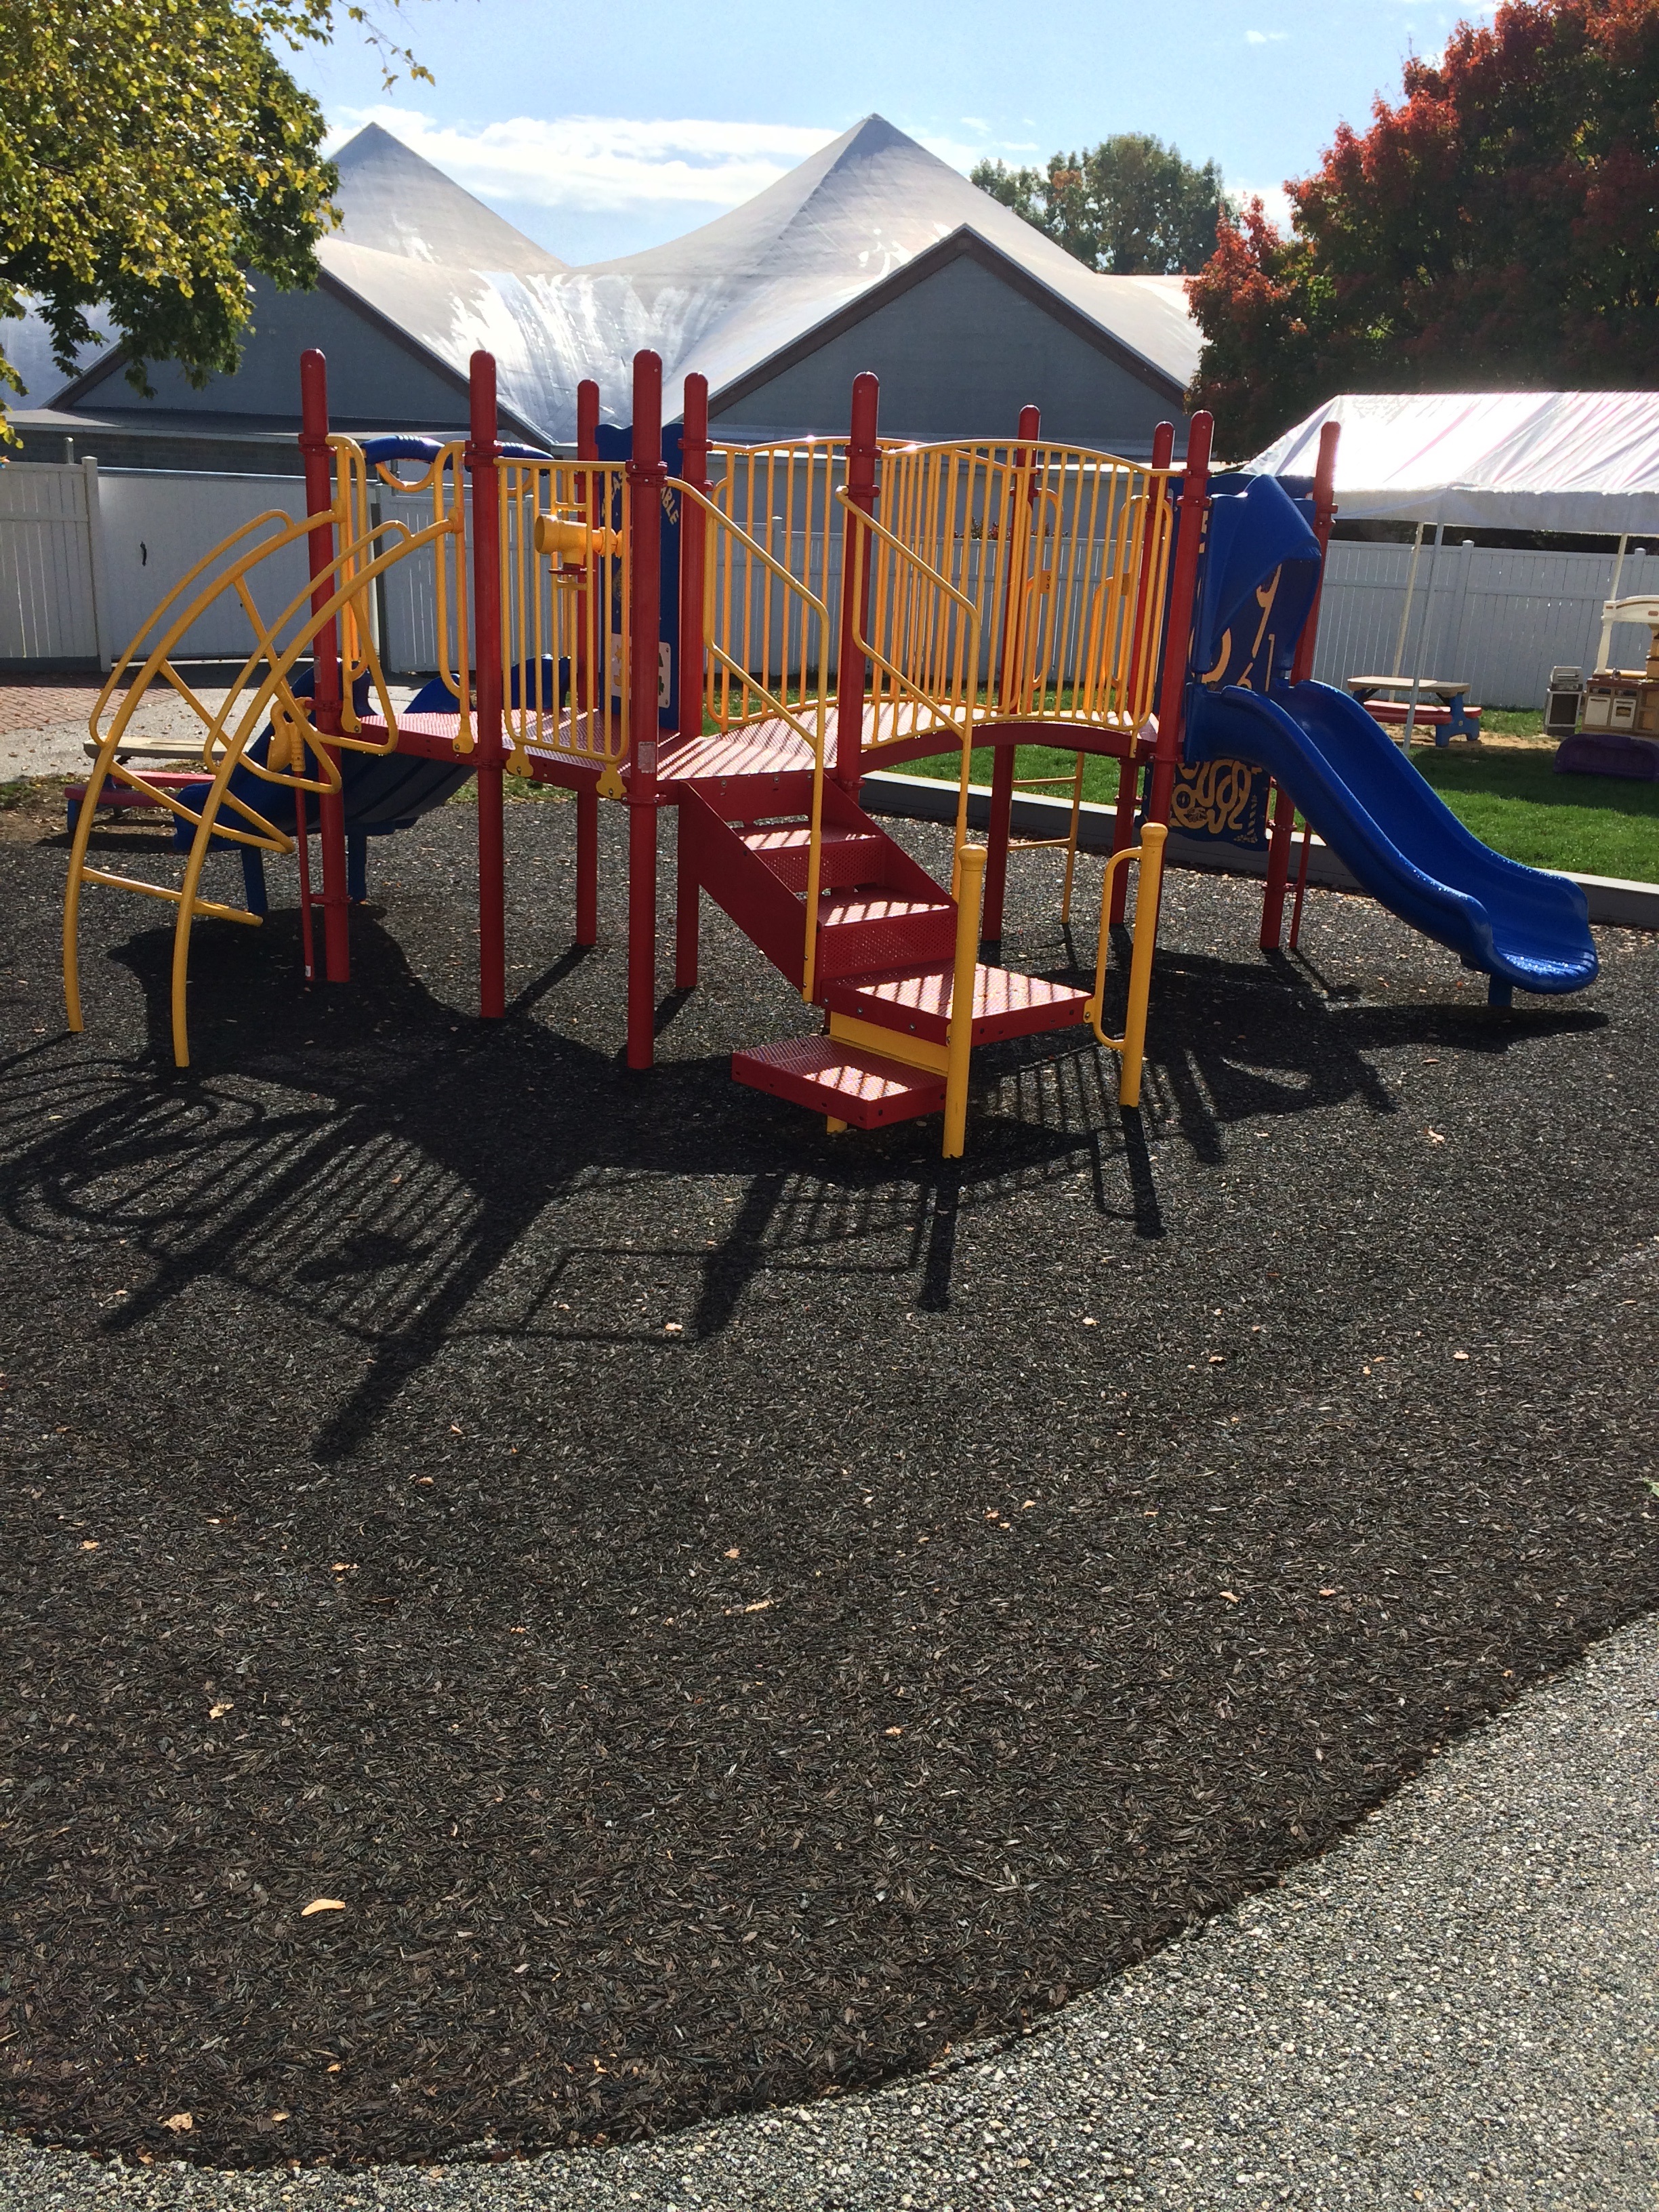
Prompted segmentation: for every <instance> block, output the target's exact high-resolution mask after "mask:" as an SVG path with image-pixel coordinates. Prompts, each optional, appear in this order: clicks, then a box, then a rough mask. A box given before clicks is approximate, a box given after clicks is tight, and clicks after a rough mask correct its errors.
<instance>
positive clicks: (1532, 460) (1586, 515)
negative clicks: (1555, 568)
mask: <svg viewBox="0 0 1659 2212" xmlns="http://www.w3.org/2000/svg"><path fill="white" fill-rule="evenodd" d="M1325 422H1340V424H1341V426H1342V438H1341V442H1340V445H1339V446H1338V447H1337V450H1336V503H1337V510H1338V513H1340V515H1341V517H1342V519H1343V520H1345V521H1348V522H1363V521H1385V520H1386V521H1396V522H1426V523H1437V522H1443V523H1444V524H1446V525H1447V526H1448V527H1449V528H1450V527H1454V526H1456V527H1462V528H1464V529H1470V528H1474V529H1488V530H1565V531H1580V532H1596V533H1600V534H1603V535H1606V536H1609V537H1614V536H1618V535H1619V534H1620V533H1621V532H1638V531H1639V532H1653V531H1656V530H1659V392H1343V393H1341V394H1340V396H1339V397H1338V398H1334V399H1332V400H1330V401H1328V403H1327V404H1325V405H1324V406H1323V407H1321V408H1317V409H1316V410H1315V411H1314V413H1313V414H1311V415H1310V416H1308V417H1307V419H1306V421H1305V422H1298V423H1297V426H1296V428H1294V429H1293V430H1287V431H1286V432H1285V435H1284V436H1283V437H1282V438H1280V439H1279V441H1277V442H1276V443H1275V444H1273V445H1271V446H1269V447H1267V451H1266V452H1265V453H1260V454H1258V455H1257V456H1256V458H1255V460H1254V461H1252V462H1250V463H1249V467H1250V468H1251V469H1252V470H1254V471H1257V472H1259V473H1261V474H1263V475H1270V476H1311V475H1312V474H1313V471H1314V467H1315V465H1316V461H1317V459H1318V456H1319V433H1320V428H1321V427H1322V424H1324V423H1325Z"/></svg>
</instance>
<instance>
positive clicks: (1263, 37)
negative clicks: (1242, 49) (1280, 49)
mask: <svg viewBox="0 0 1659 2212" xmlns="http://www.w3.org/2000/svg"><path fill="white" fill-rule="evenodd" d="M1290 35H1291V34H1290V33H1289V32H1288V31H1246V32H1245V33H1244V43H1245V45H1246V46H1278V45H1279V43H1280V42H1281V41H1282V40H1285V39H1288V38H1289V37H1290Z"/></svg>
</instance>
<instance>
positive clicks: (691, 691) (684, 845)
mask: <svg viewBox="0 0 1659 2212" xmlns="http://www.w3.org/2000/svg"><path fill="white" fill-rule="evenodd" d="M680 481H681V482H682V483H686V484H690V487H691V489H693V490H694V491H700V492H705V493H706V492H707V491H708V378H707V377H706V376H696V375H692V376H688V377H687V378H686V380H685V410H684V415H683V416H682V417H681V429H680ZM706 529H707V517H706V516H705V515H704V513H703V511H702V507H699V506H698V505H697V503H696V501H695V500H683V501H681V503H680V696H679V707H680V714H679V734H680V738H681V741H682V742H683V743H684V742H686V741H688V740H690V739H691V738H700V737H701V736H702V705H703V665H702V662H703V649H704V644H705V640H704V636H703V619H704V606H703V576H704V570H703V564H704V561H705V559H706V557H707V544H708V541H707V537H706V534H705V533H706ZM687 818H688V817H687V816H686V814H685V811H684V809H682V810H681V813H680V834H679V841H678V892H677V896H676V900H675V917H674V984H675V987H676V989H677V990H681V991H690V990H691V989H693V988H695V987H696V981H697V933H698V925H699V923H700V922H701V921H702V888H701V886H700V885H699V884H698V882H697V873H696V866H695V865H694V863H693V860H692V846H693V842H694V841H693V839H692V837H691V836H690V835H689V834H688V831H687V828H686V823H687Z"/></svg>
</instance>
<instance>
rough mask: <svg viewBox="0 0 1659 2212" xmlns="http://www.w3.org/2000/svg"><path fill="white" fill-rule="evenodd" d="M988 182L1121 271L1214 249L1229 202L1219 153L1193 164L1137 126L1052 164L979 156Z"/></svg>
mask: <svg viewBox="0 0 1659 2212" xmlns="http://www.w3.org/2000/svg"><path fill="white" fill-rule="evenodd" d="M970 174H971V176H972V179H973V181H974V183H975V184H976V185H978V186H979V188H980V190H981V191H984V192H988V193H989V194H990V195H991V197H992V198H993V199H995V200H1000V201H1001V202H1002V204H1003V205H1004V206H1005V207H1009V208H1012V210H1013V211H1014V213H1015V214H1016V215H1017V216H1023V217H1024V220H1025V221H1026V222H1029V223H1030V224H1031V225H1033V227H1034V228H1036V229H1038V230H1040V231H1042V233H1043V234H1044V235H1045V237H1048V238H1052V239H1053V240H1054V243H1055V245H1056V246H1064V247H1065V249H1066V252H1068V253H1070V254H1073V255H1074V256H1075V258H1077V259H1078V260H1079V261H1081V262H1082V263H1083V264H1084V265H1085V268H1089V269H1098V270H1103V271H1105V272H1106V273H1107V274H1108V275H1109V276H1176V275H1179V274H1180V273H1182V271H1184V270H1189V269H1197V268H1199V267H1200V266H1201V265H1202V264H1203V263H1204V262H1206V260H1207V259H1208V258H1209V257H1210V255H1211V254H1212V252H1214V251H1215V242H1216V225H1217V222H1218V220H1219V219H1220V217H1221V216H1222V215H1223V213H1224V212H1225V210H1226V209H1227V207H1228V201H1227V197H1226V194H1225V191H1223V189H1222V184H1221V171H1220V169H1219V168H1218V167H1217V165H1216V164H1215V162H1213V161H1206V163H1205V164H1204V166H1203V167H1202V168H1195V167H1194V165H1193V164H1192V163H1191V162H1190V161H1182V157H1181V155H1180V154H1179V153H1178V152H1177V151H1176V149H1175V148H1174V147H1173V146H1166V145H1165V144H1164V142H1163V141H1162V139H1159V138H1149V137H1145V136H1143V135H1142V134H1141V133H1139V132H1138V131H1123V132H1121V133H1120V134H1119V136H1118V137H1115V138H1103V139H1102V140H1101V142H1100V143H1099V145H1098V146H1088V147H1085V149H1084V150H1083V152H1082V153H1081V154H1055V155H1052V156H1051V157H1050V159H1049V162H1048V168H1047V170H1046V171H1045V170H1039V169H1010V168H1008V167H1006V165H1005V164H1004V163H1003V162H1001V161H981V162H978V163H977V164H976V165H975V167H974V168H973V170H972V171H971V172H970Z"/></svg>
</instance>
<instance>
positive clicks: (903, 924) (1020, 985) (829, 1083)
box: [680, 780, 1087, 1129]
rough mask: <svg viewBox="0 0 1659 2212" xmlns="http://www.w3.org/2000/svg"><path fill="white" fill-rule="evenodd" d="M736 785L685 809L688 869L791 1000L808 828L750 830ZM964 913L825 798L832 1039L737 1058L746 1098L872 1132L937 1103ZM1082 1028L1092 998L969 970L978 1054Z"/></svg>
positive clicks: (884, 841) (802, 918)
mask: <svg viewBox="0 0 1659 2212" xmlns="http://www.w3.org/2000/svg"><path fill="white" fill-rule="evenodd" d="M747 801H748V794H746V793H744V791H743V790H742V788H741V787H740V785H739V784H738V781H736V780H734V781H733V783H732V786H731V787H729V788H726V789H722V790H720V791H718V792H717V791H715V790H714V789H712V788H710V787H707V786H704V787H699V788H693V789H688V790H687V791H686V792H685V793H684V795H683V796H682V798H681V800H680V807H681V825H682V842H681V848H680V851H681V866H682V868H683V869H689V870H690V872H691V873H692V875H693V876H694V877H695V878H696V882H697V883H698V884H700V885H701V887H702V889H703V890H706V891H707V892H708V895H709V896H710V897H711V898H713V899H714V901H715V902H716V903H717V904H718V905H720V907H722V908H724V909H725V910H726V913H727V914H728V915H731V917H732V920H733V921H735V922H736V923H737V924H738V927H739V928H740V929H742V930H743V931H744V933H745V934H746V935H747V936H749V937H750V939H752V940H753V942H754V943H755V944H757V945H758V946H759V947H760V949H761V950H762V951H763V952H764V953H765V954H766V955H767V957H768V958H769V959H770V960H771V961H772V962H773V963H774V965H775V966H776V967H777V968H779V969H781V971H782V973H783V974H784V975H787V977H788V978H789V980H790V981H791V982H792V983H794V984H795V985H797V986H798V987H799V984H800V982H801V979H802V975H803V973H804V967H805V945H806V903H805V893H806V884H807V876H808V872H809V866H810V861H811V842H812V837H811V823H810V822H808V821H806V820H804V819H800V818H797V817H793V816H792V817H789V818H787V819H782V820H773V821H768V820H766V819H764V818H759V819H757V817H756V813H755V811H754V809H753V806H752V804H750V803H747ZM956 935H957V903H956V901H955V900H954V899H953V898H952V897H951V896H950V895H949V893H948V892H946V891H945V890H942V889H941V888H940V886H939V884H936V883H935V882H934V881H933V878H932V877H931V876H929V875H928V874H927V872H926V871H925V870H924V869H923V868H921V866H918V864H917V863H916V862H915V860H912V859H911V857H910V855H909V854H908V853H907V852H906V851H905V850H904V849H903V848H902V846H900V845H898V844H896V843H895V842H894V841H893V839H892V838H891V837H890V836H888V835H887V834H886V832H885V831H884V829H881V828H880V827H879V825H878V823H874V822H872V820H871V819H870V818H869V817H868V816H867V815H866V814H864V813H862V812H861V811H860V809H859V808H858V807H857V806H855V805H854V803H853V802H852V800H851V799H848V797H847V796H846V794H845V793H843V792H842V790H841V789H840V788H839V787H838V786H836V785H832V784H826V786H825V788H824V794H823V830H822V834H821V836H820V839H819V845H818V916H817V939H816V945H817V951H816V963H815V972H814V997H815V999H816V1000H817V1003H818V1004H820V1005H822V1006H823V1007H824V1008H825V1009H826V1014H827V1019H826V1034H824V1035H823V1036H813V1037H793V1038H791V1039H789V1040H788V1041H787V1042H785V1043H781V1044H772V1045H759V1046H757V1047H755V1048H753V1049H752V1050H750V1051H747V1052H738V1053H734V1054H733V1055H732V1074H733V1075H734V1076H735V1077H736V1079H737V1080H738V1082H739V1083H746V1084H748V1085H750V1086H751V1087H752V1088H754V1089H755V1090H757V1091H766V1092H768V1093H769V1095H770V1096H771V1097H775V1098H787V1099H788V1100H790V1101H791V1102H792V1103H793V1104H795V1105H798V1106H804V1107H806V1108H807V1109H809V1110H810V1111H811V1112H814V1113H818V1114H823V1115H825V1116H826V1117H827V1118H828V1120H829V1122H830V1124H831V1126H832V1127H844V1126H847V1125H848V1124H850V1125H851V1126H853V1127H856V1128H860V1129H878V1128H882V1127H885V1126H886V1125H887V1124H888V1123H890V1122H894V1121H912V1120H915V1118H916V1117H917V1116H919V1115H924V1114H937V1113H939V1112H941V1111H942V1110H943V1109H944V1107H945V1063H946V1048H947V1045H948V1042H949V1037H950V1027H951V1002H952V999H953V997H954V994H955V954H956ZM1086 1019H1087V998H1086V994H1085V993H1084V992H1082V991H1079V990H1074V989H1073V988H1072V987H1070V986H1069V985H1066V984H1060V983H1049V982H1045V981H1043V980H1042V978H1041V977H1038V976H1032V975H1019V974H1017V973H1015V972H1014V971H1012V970H1011V969H1006V968H989V967H986V966H984V965H983V964H982V963H981V964H980V965H978V966H976V968H975V971H974V1012H973V1027H972V1031H971V1042H973V1043H974V1044H990V1043H993V1042H996V1041H997V1040H998V1039H1000V1038H1004V1037H1012V1036H1029V1035H1030V1034H1032V1033H1033V1032H1035V1031H1036V1030H1050V1029H1060V1028H1067V1027H1070V1026H1072V1025H1073V1024H1077V1023H1080V1022H1083V1021H1085V1020H1086Z"/></svg>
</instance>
